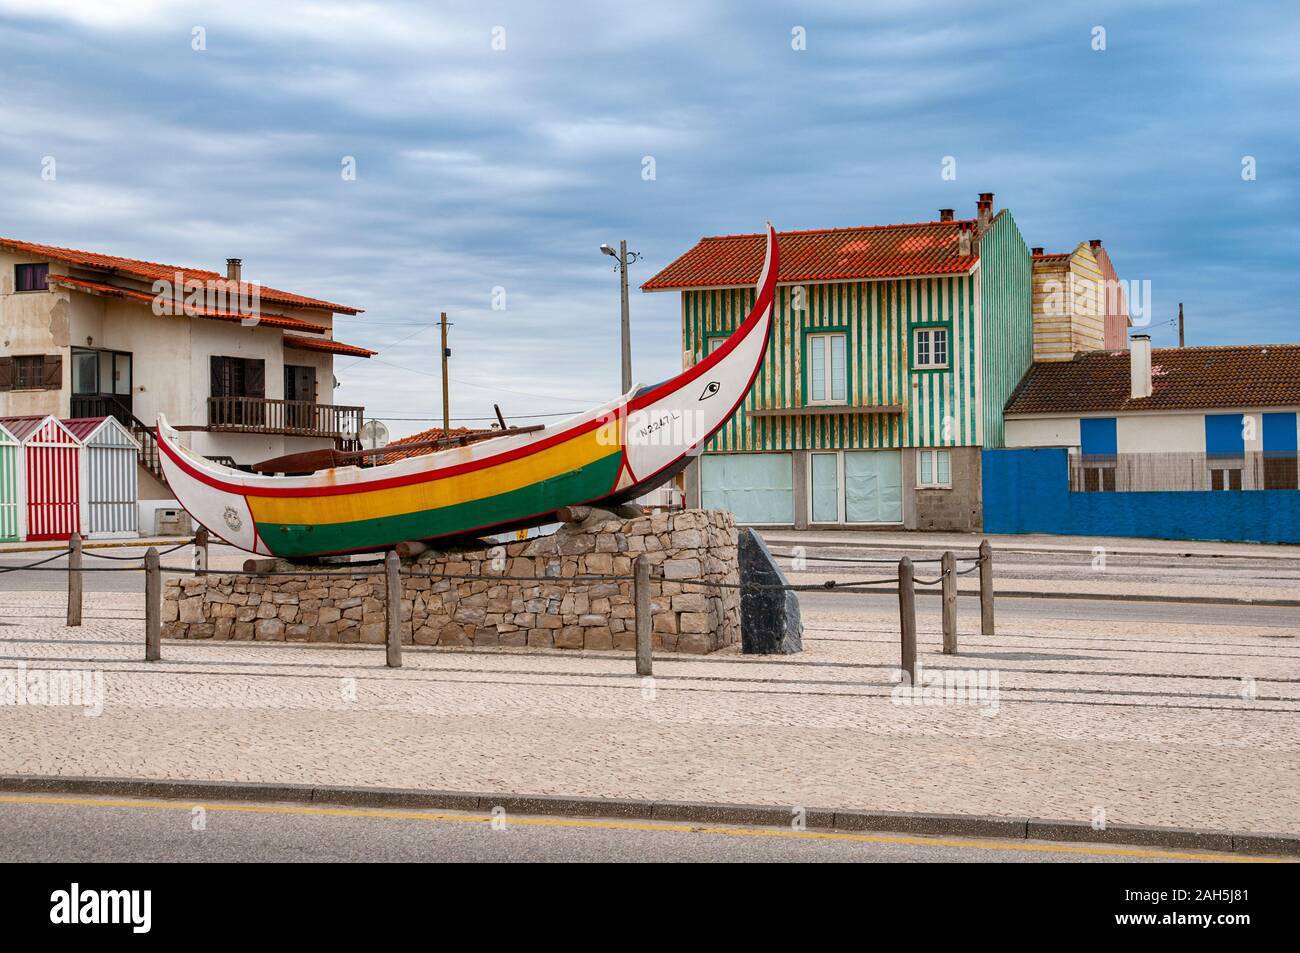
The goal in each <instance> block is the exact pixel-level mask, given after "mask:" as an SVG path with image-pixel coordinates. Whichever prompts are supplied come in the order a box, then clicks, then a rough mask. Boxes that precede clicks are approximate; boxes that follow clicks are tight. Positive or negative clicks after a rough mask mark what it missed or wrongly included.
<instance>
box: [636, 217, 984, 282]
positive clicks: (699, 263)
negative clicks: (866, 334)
mask: <svg viewBox="0 0 1300 953" xmlns="http://www.w3.org/2000/svg"><path fill="white" fill-rule="evenodd" d="M973 224H974V223H973V222H972V221H971V220H969V219H966V220H961V221H952V222H917V223H915V224H911V225H872V226H867V227H863V228H822V229H813V230H810V231H801V232H780V233H778V235H777V243H778V248H779V249H780V252H781V259H780V260H781V271H780V274H779V276H778V280H780V281H782V282H797V281H844V280H854V279H869V278H911V277H916V276H924V275H951V274H964V273H966V272H968V271H970V270H971V268H973V267H975V262H976V261H977V258H976V257H975V256H974V255H959V254H958V235H959V231H960V228H961V226H963V225H964V226H966V227H972V226H973ZM765 247H766V245H765V237H764V236H763V235H718V236H714V237H712V238H702V239H700V241H699V242H698V243H697V244H696V246H695V247H694V248H692V249H691V250H690V251H688V252H687V253H686V254H684V255H682V256H681V257H680V258H678V259H677V260H676V261H674V262H672V264H670V265H669V266H668V267H667V268H665V269H664V270H663V271H661V272H659V274H657V275H655V276H654V277H653V278H651V279H650V280H649V281H647V282H646V283H645V284H643V285H642V286H641V290H642V291H665V290H669V289H677V288H713V287H734V286H741V285H752V284H754V283H755V282H756V281H758V275H759V272H760V271H761V270H762V267H763V251H764V248H765Z"/></svg>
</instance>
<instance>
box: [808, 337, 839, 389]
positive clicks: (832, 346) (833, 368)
mask: <svg viewBox="0 0 1300 953" xmlns="http://www.w3.org/2000/svg"><path fill="white" fill-rule="evenodd" d="M847 345H848V336H847V335H845V334H843V333H836V334H810V335H808V337H807V339H806V341H805V345H804V349H805V351H806V358H807V360H806V362H805V364H804V374H805V375H806V376H805V383H806V384H807V387H808V403H809V404H843V403H846V402H847V401H848V394H849V387H848V368H847V363H846V354H847V351H848V346H847Z"/></svg>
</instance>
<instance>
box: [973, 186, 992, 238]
mask: <svg viewBox="0 0 1300 953" xmlns="http://www.w3.org/2000/svg"><path fill="white" fill-rule="evenodd" d="M975 218H976V219H977V220H978V222H979V231H980V234H981V235H982V234H984V230H985V229H987V228H988V227H989V221H990V220H992V218H993V193H992V192H981V193H980V200H979V201H978V202H976V203H975Z"/></svg>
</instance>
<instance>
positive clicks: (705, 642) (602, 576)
mask: <svg viewBox="0 0 1300 953" xmlns="http://www.w3.org/2000/svg"><path fill="white" fill-rule="evenodd" d="M736 546H737V538H736V525H735V521H734V520H733V518H732V516H731V514H730V513H723V512H717V511H712V510H687V511H684V512H679V513H664V514H657V515H654V516H640V517H636V518H635V519H628V520H619V519H611V520H607V521H605V522H597V521H594V520H588V521H586V522H585V523H584V524H583V525H582V526H576V525H570V524H566V525H565V526H563V527H561V529H560V530H559V531H558V532H556V533H555V534H553V535H550V536H541V537H538V538H537V539H531V540H526V541H521V542H514V543H507V544H504V545H500V546H493V547H488V548H474V549H456V550H449V551H431V552H427V553H424V554H423V555H421V556H420V557H419V558H418V559H415V560H408V561H406V562H404V563H403V564H402V571H403V575H402V619H403V622H404V623H405V624H404V625H403V636H402V637H403V641H405V642H408V643H410V642H414V643H415V644H417V645H453V646H470V645H477V646H536V647H543V648H562V649H633V648H635V644H636V637H635V624H634V617H635V609H634V601H633V595H632V581H631V576H632V561H633V560H634V559H635V558H636V557H637V556H642V555H644V556H645V557H646V559H647V560H649V562H650V563H651V564H652V567H653V569H652V573H651V579H652V582H651V619H652V622H651V625H652V630H653V633H654V647H655V649H656V650H659V651H668V652H691V653H696V654H703V653H707V652H713V651H716V650H718V649H721V648H725V647H726V646H728V645H732V644H733V643H735V642H737V641H739V639H740V595H739V592H738V590H736V589H708V588H705V587H702V586H699V585H690V583H692V582H695V583H698V582H723V583H728V584H730V585H733V586H734V585H735V584H737V583H738V582H739V580H740V575H739V568H738V561H737V549H736ZM294 568H298V569H303V570H306V569H307V568H308V567H302V566H298V567H294V566H293V564H291V563H281V564H280V567H279V571H292V570H293V569H294ZM368 569H369V571H375V570H377V569H380V567H368ZM310 570H311V571H314V572H320V571H330V572H334V571H336V570H338V571H340V572H341V567H338V566H334V565H320V566H312V567H310ZM446 576H457V577H459V576H463V577H468V578H442V577H446ZM585 577H591V578H585ZM619 577H625V578H619ZM383 597H384V580H383V576H382V575H370V576H367V575H364V574H362V572H360V571H358V572H356V573H353V574H349V575H340V576H339V577H338V578H328V579H325V578H320V577H314V576H307V575H304V576H257V575H251V576H249V575H240V574H229V575H224V574H223V575H210V576H206V577H199V578H185V577H182V578H179V579H170V580H168V581H167V583H166V586H165V587H164V589H163V606H162V613H163V616H162V620H163V635H164V636H165V637H167V638H179V639H235V640H246V641H255V640H261V641H299V642H344V643H347V642H371V643H376V644H378V643H382V642H383V641H384V618H385V609H384V601H383Z"/></svg>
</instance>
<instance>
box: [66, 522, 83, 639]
mask: <svg viewBox="0 0 1300 953" xmlns="http://www.w3.org/2000/svg"><path fill="white" fill-rule="evenodd" d="M81 581H82V579H81V536H80V534H78V533H73V534H72V535H71V536H69V537H68V625H81V591H82V587H81Z"/></svg>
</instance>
